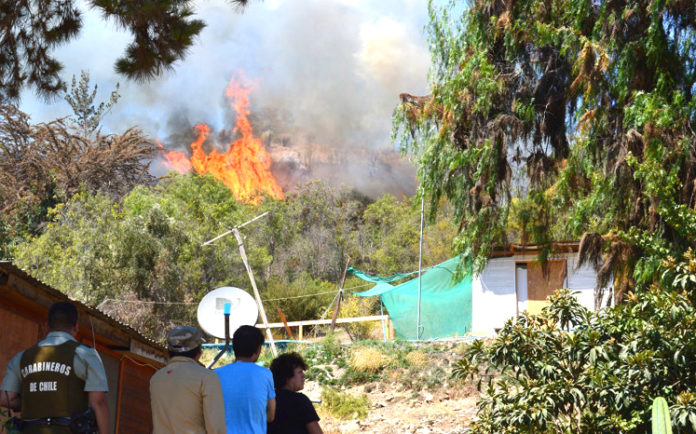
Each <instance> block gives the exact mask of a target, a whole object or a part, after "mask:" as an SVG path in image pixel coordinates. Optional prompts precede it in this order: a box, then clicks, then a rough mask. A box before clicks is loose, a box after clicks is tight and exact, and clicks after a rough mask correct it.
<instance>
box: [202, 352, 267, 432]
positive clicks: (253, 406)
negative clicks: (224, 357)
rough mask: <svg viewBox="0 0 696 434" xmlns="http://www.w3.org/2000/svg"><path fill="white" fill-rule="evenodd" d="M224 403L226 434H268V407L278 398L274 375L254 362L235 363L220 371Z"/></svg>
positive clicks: (218, 370) (218, 372)
mask: <svg viewBox="0 0 696 434" xmlns="http://www.w3.org/2000/svg"><path fill="white" fill-rule="evenodd" d="M215 372H216V373H217V374H218V377H220V384H221V385H222V399H223V401H224V403H225V424H226V425H227V434H237V433H238V434H256V433H258V434H265V433H266V406H267V404H268V400H269V399H273V398H275V390H273V375H272V374H271V371H270V370H269V369H267V368H264V367H262V366H259V365H257V364H256V363H251V362H234V363H230V364H229V365H226V366H222V367H220V368H217V369H216V370H215Z"/></svg>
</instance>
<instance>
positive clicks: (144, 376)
mask: <svg viewBox="0 0 696 434" xmlns="http://www.w3.org/2000/svg"><path fill="white" fill-rule="evenodd" d="M121 363H122V369H121V376H122V378H121V379H120V383H121V387H120V388H119V396H120V398H119V408H118V414H119V420H118V422H117V424H118V431H117V433H124V434H126V433H128V434H131V433H133V434H139V433H142V434H148V433H151V432H152V410H151V407H150V377H152V375H153V374H154V373H155V369H154V368H152V367H150V366H146V365H140V364H136V363H135V362H133V361H131V360H129V359H126V358H123V359H122V360H121Z"/></svg>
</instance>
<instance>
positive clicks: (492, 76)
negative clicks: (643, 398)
mask: <svg viewBox="0 0 696 434" xmlns="http://www.w3.org/2000/svg"><path fill="white" fill-rule="evenodd" d="M430 11H431V21H430V25H429V28H428V31H429V40H430V45H431V54H432V59H433V66H432V71H431V74H432V79H433V84H432V94H431V95H429V96H427V97H415V96H411V95H407V94H404V95H402V102H403V103H402V104H401V105H400V107H399V108H398V109H397V111H396V115H395V124H394V133H395V138H396V139H397V140H399V141H400V143H402V145H403V146H404V148H405V149H407V150H408V151H411V152H414V153H416V154H417V155H418V158H419V163H420V166H421V168H420V177H421V182H422V184H423V186H424V187H425V189H426V191H427V194H428V196H429V197H430V200H431V203H432V204H433V205H436V204H437V203H438V201H439V200H440V198H442V197H446V198H448V199H449V200H450V201H452V203H453V205H454V211H455V216H456V218H457V220H458V221H459V223H460V229H461V232H460V234H459V237H458V239H457V241H456V246H457V250H458V251H462V252H464V253H465V254H466V256H467V257H468V258H469V259H470V260H471V265H473V266H474V267H475V268H476V269H479V270H480V269H481V268H482V267H483V265H484V263H485V260H486V258H487V257H488V255H489V253H490V251H491V249H492V248H493V246H494V245H499V244H500V245H505V244H508V243H510V242H511V241H514V240H525V241H529V242H534V243H538V244H540V245H542V246H546V247H547V249H546V251H548V248H549V247H550V245H551V243H552V242H553V241H554V240H557V239H563V238H572V239H578V238H580V237H581V236H582V235H583V234H590V238H588V240H587V241H588V243H586V244H585V245H584V248H585V249H584V254H583V255H582V258H581V260H586V259H589V260H596V261H598V262H597V265H598V268H599V269H600V281H601V282H602V283H605V282H607V281H608V279H609V277H610V276H612V275H613V277H614V278H615V282H614V283H615V286H616V288H617V294H622V293H624V292H625V291H626V290H627V289H629V288H632V287H634V286H635V285H636V284H639V283H641V282H648V281H649V280H650V279H652V278H653V277H654V275H653V274H652V271H655V270H656V268H655V267H654V264H653V266H652V268H651V269H650V270H649V269H648V268H646V267H644V265H647V264H638V260H639V258H641V257H644V256H646V255H647V254H649V253H650V251H651V249H652V248H651V247H648V246H646V245H645V244H652V245H657V246H660V247H659V248H664V249H666V250H669V251H671V252H672V254H673V255H675V256H679V253H681V252H683V251H684V249H685V248H686V247H687V245H688V241H687V238H686V236H685V231H686V228H685V227H681V226H678V225H677V223H675V214H678V213H684V212H686V211H687V210H689V209H693V207H694V203H695V200H696V184H695V183H694V181H696V150H695V149H696V147H695V146H694V119H696V104H694V95H693V91H694V88H693V85H694V82H695V81H696V80H695V79H696V63H694V61H693V59H694V56H695V55H696V44H695V42H696V22H694V19H693V17H694V15H695V14H696V3H694V2H691V1H664V0H659V1H648V0H639V1H632V2H604V1H602V2H596V1H590V0H579V1H576V0H572V1H571V0H553V1H541V0H538V1H537V0H533V1H525V2H515V1H498V0H490V1H489V0H477V1H474V2H471V5H470V7H468V8H463V7H461V6H459V5H457V3H456V2H452V3H451V4H450V5H449V6H445V7H443V8H442V9H439V8H437V7H435V6H433V5H432V4H431V6H430ZM513 229H516V230H517V231H518V232H517V233H513V232H512V230H513ZM637 238H640V239H643V240H648V239H650V241H649V242H648V241H646V243H643V244H641V243H638V241H637ZM646 249H647V250H646ZM636 265H638V266H636ZM634 270H635V273H634ZM612 273H613V274H612Z"/></svg>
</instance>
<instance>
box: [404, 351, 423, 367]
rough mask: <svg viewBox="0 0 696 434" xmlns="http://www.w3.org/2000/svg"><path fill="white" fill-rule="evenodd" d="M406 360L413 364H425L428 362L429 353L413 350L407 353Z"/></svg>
mask: <svg viewBox="0 0 696 434" xmlns="http://www.w3.org/2000/svg"><path fill="white" fill-rule="evenodd" d="M406 361H407V362H408V364H409V365H411V366H425V365H426V364H427V363H428V355H427V354H425V352H424V351H421V350H415V351H411V352H410V353H408V354H406Z"/></svg>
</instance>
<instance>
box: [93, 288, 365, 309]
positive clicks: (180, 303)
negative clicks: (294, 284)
mask: <svg viewBox="0 0 696 434" xmlns="http://www.w3.org/2000/svg"><path fill="white" fill-rule="evenodd" d="M370 285H372V283H366V284H364V285H357V286H353V287H350V288H344V289H343V290H344V291H348V290H351V289H357V288H364V287H366V286H370ZM334 292H335V291H324V292H315V293H312V294H302V295H294V296H292V297H281V298H266V299H263V300H262V301H278V300H291V299H296V298H305V297H315V296H317V295H326V294H333V293H334ZM111 302H114V303H138V304H157V305H166V306H169V305H181V306H192V305H197V304H198V303H197V302H194V301H152V300H119V299H117V298H107V299H105V300H104V301H103V302H102V304H104V303H111Z"/></svg>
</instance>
